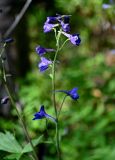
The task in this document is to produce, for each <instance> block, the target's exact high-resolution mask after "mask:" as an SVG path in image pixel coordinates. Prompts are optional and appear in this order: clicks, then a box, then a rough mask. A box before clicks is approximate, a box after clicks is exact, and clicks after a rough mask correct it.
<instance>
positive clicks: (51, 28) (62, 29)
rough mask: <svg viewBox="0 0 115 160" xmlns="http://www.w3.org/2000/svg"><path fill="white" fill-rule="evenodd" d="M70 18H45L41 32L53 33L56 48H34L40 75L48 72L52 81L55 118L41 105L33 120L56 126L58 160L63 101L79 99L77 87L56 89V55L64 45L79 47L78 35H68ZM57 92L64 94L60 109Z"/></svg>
mask: <svg viewBox="0 0 115 160" xmlns="http://www.w3.org/2000/svg"><path fill="white" fill-rule="evenodd" d="M70 17H71V15H60V14H56V16H53V17H47V19H46V22H45V23H44V26H43V30H44V33H48V32H54V35H55V39H56V47H55V49H51V48H45V47H42V46H41V45H38V46H37V47H36V52H37V54H38V56H39V58H40V62H39V63H38V68H39V71H40V72H41V73H43V72H45V71H46V70H49V72H50V74H49V76H50V78H51V80H52V104H53V105H52V106H53V107H54V111H55V116H54V117H52V116H50V115H49V114H47V113H46V112H45V107H44V105H41V107H40V111H39V112H37V113H35V114H34V118H33V120H40V119H42V118H49V119H51V120H52V121H53V122H54V123H55V125H56V136H55V146H56V149H57V156H58V159H59V160H61V159H62V158H61V150H60V134H59V123H60V121H59V116H60V113H61V110H62V107H63V104H64V101H65V99H66V97H70V98H71V99H72V100H75V101H77V100H78V99H79V94H78V87H75V86H73V89H70V90H63V89H61V90H58V89H57V88H56V72H58V71H57V69H56V65H60V64H58V63H57V62H58V61H59V60H58V55H59V54H60V51H61V50H62V48H63V47H64V45H65V43H66V42H68V41H70V42H71V43H72V44H73V45H75V46H79V44H80V42H81V39H80V37H79V34H78V33H77V34H71V33H70V24H69V21H70ZM61 36H65V37H66V39H65V41H63V42H62V41H61ZM49 52H52V55H53V59H52V58H51V59H47V58H46V56H47V54H48V56H50V53H49ZM57 92H63V93H64V94H65V96H64V98H63V100H62V104H60V108H59V107H57V106H56V104H57V103H56V102H57V100H56V94H57Z"/></svg>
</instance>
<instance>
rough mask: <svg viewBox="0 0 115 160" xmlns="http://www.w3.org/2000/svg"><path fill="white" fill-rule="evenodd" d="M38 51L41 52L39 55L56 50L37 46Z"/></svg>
mask: <svg viewBox="0 0 115 160" xmlns="http://www.w3.org/2000/svg"><path fill="white" fill-rule="evenodd" d="M36 52H37V53H38V54H39V56H42V55H43V54H45V53H47V52H55V50H54V49H48V48H43V47H41V46H37V47H36Z"/></svg>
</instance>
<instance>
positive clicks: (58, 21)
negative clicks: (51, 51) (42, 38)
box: [43, 14, 70, 33]
mask: <svg viewBox="0 0 115 160" xmlns="http://www.w3.org/2000/svg"><path fill="white" fill-rule="evenodd" d="M69 17H70V15H59V14H56V16H55V17H47V20H46V22H45V23H44V26H43V29H44V32H45V33H47V32H50V31H51V30H52V29H53V28H55V27H57V26H59V25H61V27H62V30H63V31H64V32H69V31H70V26H69V19H70V18H69Z"/></svg>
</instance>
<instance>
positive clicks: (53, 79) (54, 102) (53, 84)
mask: <svg viewBox="0 0 115 160" xmlns="http://www.w3.org/2000/svg"><path fill="white" fill-rule="evenodd" d="M60 35H61V31H60V32H58V34H57V36H56V32H55V37H56V47H57V49H56V52H55V56H54V60H53V64H52V90H53V91H55V90H56V88H55V64H56V58H57V54H58V52H59V50H60V48H59V47H60V46H59V39H60ZM52 99H53V106H54V110H55V116H56V120H57V123H56V148H57V153H58V159H59V160H61V152H60V141H59V123H58V111H57V107H56V97H55V92H52Z"/></svg>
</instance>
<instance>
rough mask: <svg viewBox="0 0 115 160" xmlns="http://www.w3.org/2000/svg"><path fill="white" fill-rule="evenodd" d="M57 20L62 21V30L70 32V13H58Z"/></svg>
mask: <svg viewBox="0 0 115 160" xmlns="http://www.w3.org/2000/svg"><path fill="white" fill-rule="evenodd" d="M57 20H58V21H59V22H60V24H61V26H62V30H63V31H64V32H69V31H70V25H69V20H70V15H59V14H57Z"/></svg>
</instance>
